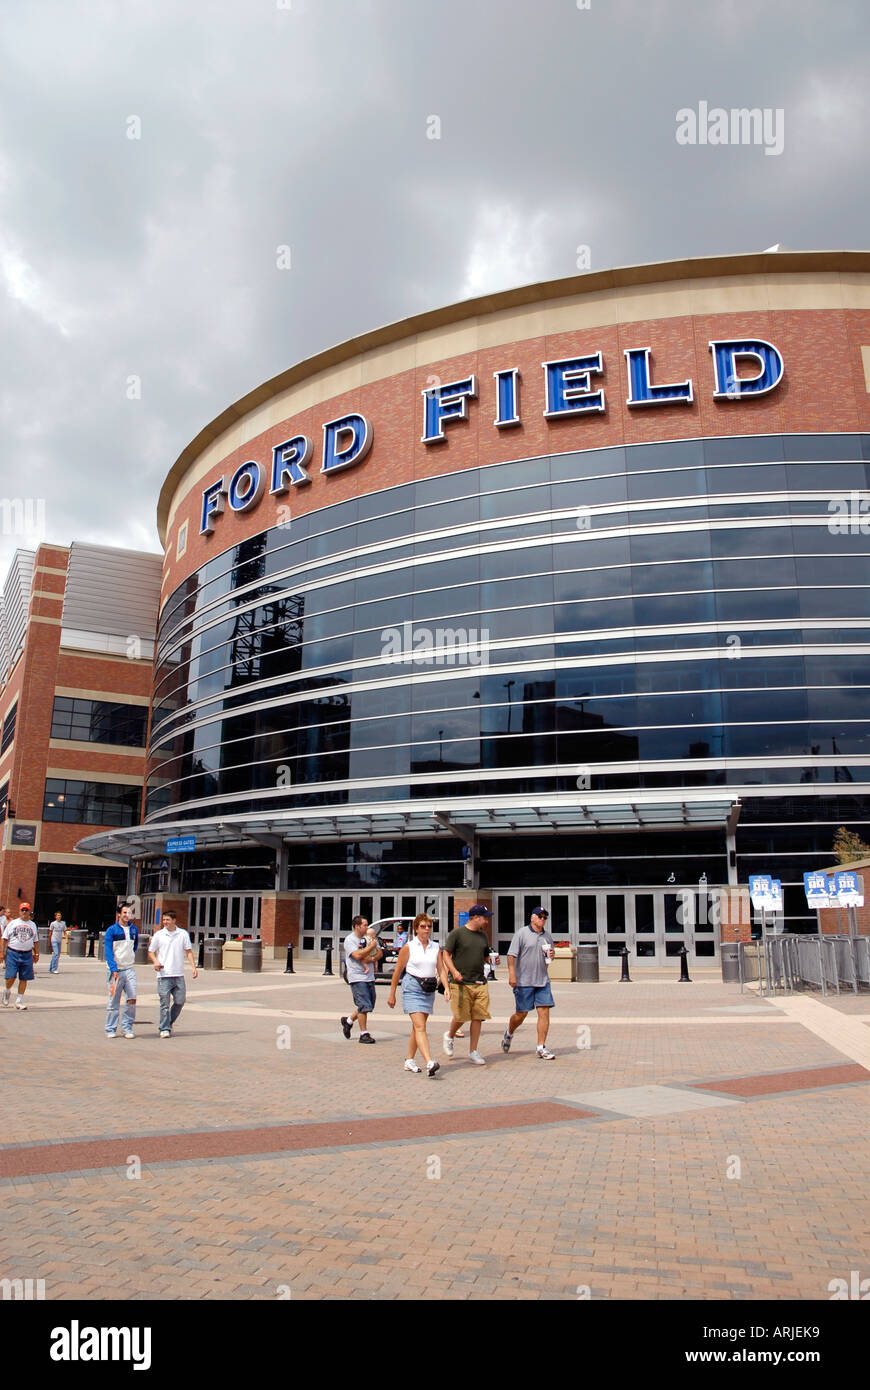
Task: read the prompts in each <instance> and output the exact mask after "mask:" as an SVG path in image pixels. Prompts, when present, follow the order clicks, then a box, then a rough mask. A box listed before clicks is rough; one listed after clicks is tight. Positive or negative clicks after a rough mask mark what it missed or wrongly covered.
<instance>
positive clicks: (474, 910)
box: [468, 903, 492, 917]
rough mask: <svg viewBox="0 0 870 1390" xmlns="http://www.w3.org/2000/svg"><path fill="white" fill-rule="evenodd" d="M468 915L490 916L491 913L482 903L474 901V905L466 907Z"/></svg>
mask: <svg viewBox="0 0 870 1390" xmlns="http://www.w3.org/2000/svg"><path fill="white" fill-rule="evenodd" d="M468 915H469V917H491V916H492V913H491V912H490V910H489V908H488V907H484V906H483V904H482V903H475V904H474V907H470V908H469V909H468Z"/></svg>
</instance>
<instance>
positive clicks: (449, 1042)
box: [444, 1033, 456, 1057]
mask: <svg viewBox="0 0 870 1390" xmlns="http://www.w3.org/2000/svg"><path fill="white" fill-rule="evenodd" d="M455 1046H456V1044H455V1043H454V1041H453V1039H452V1038H451V1036H450V1034H449V1033H445V1034H444V1051H445V1053H446V1054H447V1056H448V1057H452V1056H453V1049H454V1047H455Z"/></svg>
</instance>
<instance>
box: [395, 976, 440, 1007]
mask: <svg viewBox="0 0 870 1390" xmlns="http://www.w3.org/2000/svg"><path fill="white" fill-rule="evenodd" d="M434 1004H435V995H434V994H427V993H426V991H425V990H424V989H421V988H420V986H419V985H418V983H417V979H416V976H414V975H411V974H410V973H409V971H407V970H406V971H405V973H404V975H403V976H402V1008H403V1009H404V1010H405V1013H406V1014H431V1012H432V1008H433V1006H434Z"/></svg>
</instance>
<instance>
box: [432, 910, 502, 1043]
mask: <svg viewBox="0 0 870 1390" xmlns="http://www.w3.org/2000/svg"><path fill="white" fill-rule="evenodd" d="M491 916H492V913H491V912H490V910H489V908H488V907H481V906H480V904H479V903H478V904H477V905H476V906H474V907H472V908H469V910H468V925H467V926H465V927H457V928H456V929H455V930H454V931H452V932H450V934H449V936H448V937H447V940H446V941H445V942H444V946H443V947H442V959H443V961H444V965H445V967H446V970H447V976H448V979H449V982H450V1007H451V1009H452V1010H453V1022H452V1023H451V1025H450V1027H449V1029H448V1030H447V1032H446V1033H445V1034H444V1051H445V1052H446V1054H447V1056H448V1057H452V1056H453V1049H454V1047H455V1043H454V1041H453V1039H454V1037H455V1036H456V1034H457V1033H458V1032H459V1029H460V1028H461V1027H462V1025H463V1023H468V1024H470V1028H469V1043H470V1047H469V1051H468V1060H469V1062H473V1063H474V1065H475V1066H476V1067H482V1066H485V1065H486V1058H485V1057H481V1055H480V1053H479V1052H478V1050H477V1044H478V1042H479V1041H480V1026H481V1024H482V1023H483V1021H484V1020H485V1019H487V1018H490V1017H491V1015H490V1012H489V987H488V985H487V983H486V976H485V975H484V973H483V966H484V962H485V961H488V960H489V951H490V946H489V940H488V938H487V935H486V924H487V921H488V920H489V918H490V917H491Z"/></svg>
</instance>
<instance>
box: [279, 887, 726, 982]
mask: <svg viewBox="0 0 870 1390" xmlns="http://www.w3.org/2000/svg"><path fill="white" fill-rule="evenodd" d="M713 901H714V898H713V890H712V889H706V890H705V891H702V892H690V891H679V892H677V891H674V892H666V891H665V890H663V889H661V888H649V889H643V888H637V889H633V888H631V889H620V890H619V891H618V892H614V891H611V890H607V889H597V890H590V891H588V892H585V893H578V892H577V891H576V890H567V889H566V890H565V891H563V892H559V891H550V892H546V893H528V892H525V891H523V890H502V891H497V892H496V893H494V895H493V924H492V938H493V941H494V942H495V943H496V948H497V950H498V951H499V953H500V954H501V955H505V954H506V953H507V950H508V947H509V946H510V943H511V938H512V937H513V934H514V932H515V931H516V930H517V928H518V927H520V926H522V924H523V923H524V922H528V920H529V917H530V914H531V911H532V909H533V908H534V907H537V906H542V907H545V908H546V909H547V910H548V912H549V914H550V917H549V922H548V926H549V930H550V933H551V935H552V937H553V939H554V941H569V942H570V943H571V945H573V946H577V945H581V944H584V945H594V944H597V946H598V954H599V960H600V961H601V963H602V964H604V963H605V962H606V961H607V959H608V958H610V957H618V956H619V955H620V954H621V952H622V948H623V946H625V947H627V949H628V953H629V956H630V957H631V961H632V963H636V964H637V965H639V966H644V965H648V966H653V965H666V964H668V963H669V962H670V961H672V959H673V958H674V957H677V956H679V953H680V948H681V947H682V946H685V947H686V949H687V951H688V953H689V956H688V958H689V963H690V964H692V963H693V962H694V961H698V962H701V963H704V962H706V963H708V964H711V965H712V964H713V963H714V962H715V961H716V960H717V959H718V956H719V925H718V920H717V918H716V913H715V911H713V910H712V903H713ZM418 912H426V913H428V914H429V916H430V917H432V918H433V919H434V922H435V933H434V934H435V937H436V938H437V939H439V940H442V941H443V940H444V938H445V937H446V935H447V932H448V931H449V929H450V925H451V924H452V922H453V912H454V899H453V894H452V893H445V892H441V891H437V890H436V891H433V892H430V893H426V892H418V893H395V894H377V893H375V894H371V893H368V894H367V893H308V894H305V896H304V897H303V899H302V929H301V932H300V952H301V954H302V955H303V956H308V957H323V956H324V955H325V953H326V950H327V948H328V947H329V948H331V949H332V951H333V953H335V954H337V953H338V951H339V948H340V945H341V942H342V941H343V940H344V938H345V937H346V936H347V934H348V932H349V931H350V929H351V923H352V921H353V918H354V917H355V916H357V915H358V914H359V915H361V916H363V917H365V918H367V920H368V921H369V922H374V921H377V920H379V919H381V918H384V917H393V916H401V917H414V916H416V914H417V913H418Z"/></svg>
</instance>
